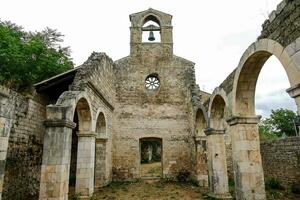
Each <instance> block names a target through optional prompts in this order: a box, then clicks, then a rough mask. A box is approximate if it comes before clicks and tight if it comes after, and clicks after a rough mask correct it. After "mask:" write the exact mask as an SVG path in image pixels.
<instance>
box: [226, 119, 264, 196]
mask: <svg viewBox="0 0 300 200" xmlns="http://www.w3.org/2000/svg"><path fill="white" fill-rule="evenodd" d="M259 120H260V116H258V117H257V116H255V117H237V116H234V117H231V118H230V119H228V120H227V122H228V124H229V125H230V129H231V142H232V157H233V170H234V180H235V193H236V199H237V200H250V199H251V200H253V199H255V200H265V199H266V193H265V182H264V174H263V168H262V161H261V154H260V142H259V134H258V127H257V124H258V122H259Z"/></svg>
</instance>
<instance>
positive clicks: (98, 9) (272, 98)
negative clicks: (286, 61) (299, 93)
mask: <svg viewBox="0 0 300 200" xmlns="http://www.w3.org/2000/svg"><path fill="white" fill-rule="evenodd" d="M279 3H280V0H251V1H245V0H244V1H241V0H227V1H199V0H188V1H174V0H164V1H162V0H122V1H117V0H107V1H103V0H85V1H79V0H73V1H70V0H51V1H47V0H44V1H41V0H26V1H22V0H10V1H3V2H1V7H0V18H1V19H2V20H10V21H12V22H15V23H17V24H19V25H22V26H24V27H25V29H26V30H31V31H33V30H41V29H43V28H44V27H46V26H48V27H51V28H55V29H58V30H59V31H60V32H62V33H63V34H64V35H65V42H64V44H65V45H66V46H70V47H71V49H72V57H73V58H74V62H75V63H76V65H80V64H81V63H83V62H84V61H85V60H86V59H87V58H88V56H89V55H90V54H91V52H92V51H97V52H106V53H107V54H108V55H109V56H110V57H112V59H113V60H116V59H119V58H121V57H124V56H126V55H128V54H129V26H130V21H129V17H128V16H129V14H131V13H135V12H139V11H142V10H145V9H148V8H149V7H152V8H154V9H158V10H161V11H164V12H167V13H169V14H171V15H173V36H174V53H175V54H176V55H179V56H181V57H184V58H187V59H189V60H191V61H193V62H195V63H196V80H197V83H198V84H199V86H200V88H201V89H203V90H205V91H208V92H212V91H213V89H214V88H215V87H216V86H218V85H219V84H220V83H221V82H222V81H223V80H224V79H225V78H226V77H227V75H228V74H229V73H230V72H231V71H232V70H233V69H234V68H235V67H237V65H238V62H239V59H240V57H241V56H242V54H243V52H244V51H245V50H246V49H247V47H248V46H249V45H250V44H251V43H252V42H254V41H255V40H256V38H257V37H258V36H259V34H260V31H261V24H262V23H263V22H264V20H265V19H266V18H267V17H268V14H269V13H271V11H272V10H274V9H276V6H277V4H279ZM270 70H272V74H270V73H268V72H269V71H270ZM288 87H289V84H288V81H287V78H286V75H285V73H284V71H283V68H282V66H281V65H280V63H279V62H278V61H277V60H276V59H275V58H273V59H270V60H269V61H267V63H266V65H265V66H264V67H263V70H262V73H261V74H260V77H259V81H258V85H257V95H256V105H257V113H258V114H262V115H263V116H267V115H268V113H269V110H270V109H274V108H276V107H287V108H293V109H294V110H295V103H294V102H293V100H292V99H290V98H289V97H288V95H287V94H286V93H285V89H287V88H288Z"/></svg>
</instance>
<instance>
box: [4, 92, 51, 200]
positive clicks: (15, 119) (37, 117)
mask: <svg viewBox="0 0 300 200" xmlns="http://www.w3.org/2000/svg"><path fill="white" fill-rule="evenodd" d="M8 98H9V99H8V102H9V103H8V104H6V106H8V107H11V110H13V114H12V126H11V131H10V136H9V144H8V153H7V160H6V166H5V176H4V185H3V195H2V198H3V199H7V200H10V199H11V200H16V199H37V198H38V196H37V195H38V190H39V181H40V170H41V162H42V143H43V136H44V131H45V129H44V126H43V121H44V119H45V99H43V98H41V97H40V96H38V95H36V96H29V97H25V96H22V95H20V94H18V93H16V92H14V91H11V90H10V92H9V97H8Z"/></svg>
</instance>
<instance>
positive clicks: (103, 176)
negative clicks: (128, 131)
mask: <svg viewBox="0 0 300 200" xmlns="http://www.w3.org/2000/svg"><path fill="white" fill-rule="evenodd" d="M95 134H96V142H95V178H94V182H95V184H94V186H95V189H99V188H100V187H103V186H104V185H106V184H107V183H108V181H109V164H108V161H107V159H108V158H107V155H108V146H107V140H108V135H107V121H106V117H105V115H104V113H103V112H102V110H100V109H99V110H98V112H97V120H96V124H95Z"/></svg>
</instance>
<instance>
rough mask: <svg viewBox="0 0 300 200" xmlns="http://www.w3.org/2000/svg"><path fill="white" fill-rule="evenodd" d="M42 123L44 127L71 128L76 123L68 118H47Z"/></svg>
mask: <svg viewBox="0 0 300 200" xmlns="http://www.w3.org/2000/svg"><path fill="white" fill-rule="evenodd" d="M44 125H45V126H46V127H67V128H71V129H74V128H75V127H76V123H74V122H72V121H71V120H68V119H48V120H45V121H44Z"/></svg>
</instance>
